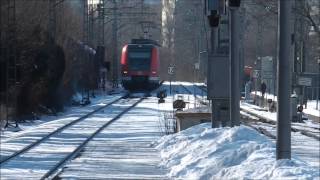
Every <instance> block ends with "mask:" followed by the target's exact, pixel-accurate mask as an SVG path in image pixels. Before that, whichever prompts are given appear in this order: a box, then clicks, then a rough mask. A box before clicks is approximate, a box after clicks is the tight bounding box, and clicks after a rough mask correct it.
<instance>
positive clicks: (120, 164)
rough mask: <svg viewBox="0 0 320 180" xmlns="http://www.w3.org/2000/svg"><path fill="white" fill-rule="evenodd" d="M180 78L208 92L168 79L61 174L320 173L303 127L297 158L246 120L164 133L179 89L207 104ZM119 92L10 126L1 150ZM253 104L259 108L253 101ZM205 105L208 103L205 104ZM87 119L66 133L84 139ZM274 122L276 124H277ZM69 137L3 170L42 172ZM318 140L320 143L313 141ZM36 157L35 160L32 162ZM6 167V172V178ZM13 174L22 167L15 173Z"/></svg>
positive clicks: (105, 116) (99, 118) (106, 115)
mask: <svg viewBox="0 0 320 180" xmlns="http://www.w3.org/2000/svg"><path fill="white" fill-rule="evenodd" d="M180 84H183V85H185V86H186V87H187V88H188V89H189V90H191V91H192V92H194V94H195V95H196V96H197V98H198V99H199V98H203V99H204V100H205V99H206V97H205V95H204V94H202V93H203V92H202V91H199V90H197V89H195V88H194V86H193V84H192V83H187V82H173V83H172V84H171V85H172V94H169V83H168V82H165V83H164V85H163V86H162V87H161V88H160V89H166V90H167V95H168V97H167V98H165V103H163V104H158V103H157V101H158V99H157V98H155V96H156V95H155V93H153V97H150V98H148V99H146V100H144V101H143V102H142V103H141V104H138V106H137V107H135V108H134V109H132V110H130V111H129V113H128V114H126V115H124V116H123V117H121V118H120V119H119V120H117V121H115V123H114V124H112V125H111V126H110V127H108V128H107V129H105V130H104V131H103V132H102V133H101V134H99V135H98V136H97V137H96V138H94V139H93V141H91V142H90V143H89V144H88V145H87V146H86V148H85V149H84V151H83V152H82V153H81V154H80V156H78V157H77V158H76V159H74V160H72V161H71V162H70V163H68V164H67V165H66V168H65V169H64V170H63V172H62V174H60V177H61V178H65V179H82V178H86V179H99V178H100V179H104V178H111V179H112V178H120V179H124V178H133V179H144V178H146V179H167V178H169V179H176V178H178V179H284V178H289V179H320V178H319V171H318V167H320V165H319V164H317V162H319V160H320V156H319V153H318V152H319V146H320V144H319V141H316V140H314V139H313V140H311V139H312V138H309V139H308V138H306V137H305V136H301V134H300V133H296V134H295V133H294V134H293V136H292V137H293V139H295V141H293V144H294V143H296V144H297V146H294V145H293V147H292V151H293V153H292V154H293V155H292V160H282V161H275V145H274V141H273V140H270V139H269V138H267V137H265V136H263V135H261V134H259V133H257V132H256V131H254V130H252V129H251V128H248V127H245V126H241V127H235V128H218V129H211V125H210V124H202V125H198V126H195V127H192V128H190V129H187V130H185V131H182V132H180V133H177V134H174V135H167V136H163V135H164V134H165V133H166V127H164V126H165V124H164V121H165V119H166V118H168V117H169V118H171V115H172V112H173V110H172V102H173V101H174V100H175V99H177V98H178V96H182V98H183V99H184V100H185V101H188V102H189V103H188V104H187V108H186V110H187V109H188V108H194V107H200V106H201V104H200V102H199V101H196V100H195V99H196V98H195V96H194V95H190V94H189V93H188V92H187V91H186V90H185V89H184V88H182V87H181V86H180ZM119 96H120V95H119V94H118V95H111V96H99V97H97V98H96V100H94V101H93V103H92V104H91V105H89V106H86V107H72V108H69V109H68V110H67V111H66V112H64V113H62V114H59V116H57V117H51V119H50V118H48V119H46V118H42V120H41V122H39V123H33V124H30V125H21V128H22V129H23V131H21V132H4V134H3V135H2V137H1V143H2V144H1V155H7V154H10V153H12V152H14V151H16V150H18V149H21V148H22V147H23V146H25V145H26V144H28V143H30V142H31V141H34V140H36V139H37V138H40V137H41V136H43V135H45V134H47V133H49V132H51V131H52V130H54V129H56V128H58V127H60V126H62V125H63V124H65V123H67V122H70V121H72V120H74V119H76V118H78V117H80V116H82V115H84V114H85V113H87V112H89V111H92V110H94V109H96V108H98V107H101V105H103V104H106V103H107V102H111V101H112V100H114V99H116V98H118V97H119ZM121 107H125V105H121ZM248 108H251V109H254V108H253V107H251V106H249V105H248ZM200 109H201V111H206V110H207V109H206V107H201V108H200ZM117 111H119V110H117V109H114V110H112V109H111V110H110V109H109V110H105V111H102V112H100V113H99V114H96V115H95V116H93V117H91V118H90V119H89V120H90V121H92V122H95V124H96V123H97V122H103V121H108V120H109V119H110V118H111V116H114V115H115V113H116V112H117ZM190 111H193V110H190ZM257 111H258V110H257ZM166 114H169V115H168V116H166ZM268 115H270V114H268ZM270 117H271V115H270ZM271 118H272V117H271ZM48 121H49V122H48ZM86 127H88V125H87V124H85V127H83V131H84V132H82V131H78V130H77V131H76V129H73V130H68V132H66V133H64V135H66V134H68V133H71V134H73V135H74V137H70V138H67V139H68V141H69V142H70V143H71V144H73V142H75V143H79V142H78V141H77V142H76V141H75V140H79V139H81V138H83V137H84V136H86V134H87V133H85V130H86V129H87V128H86ZM270 129H271V131H272V132H273V133H274V132H275V130H274V129H272V127H270ZM162 136H163V137H162ZM63 137H64V136H61V137H58V138H55V139H54V141H52V144H50V143H49V144H46V145H45V146H44V147H43V148H42V150H41V148H38V149H36V151H33V152H29V155H30V157H31V156H34V157H37V158H33V159H32V158H31V159H30V158H26V159H25V160H27V162H24V161H19V163H13V164H12V163H11V164H10V166H6V168H5V169H4V166H2V165H1V169H0V171H1V172H4V171H3V170H5V171H6V173H9V174H11V175H13V176H11V175H10V176H7V177H8V178H9V179H10V178H11V179H24V177H26V176H25V175H26V174H35V175H37V173H43V172H42V171H43V170H45V168H47V167H48V165H47V164H45V162H48V163H49V162H50V163H52V162H53V160H54V159H55V158H57V157H60V156H62V153H66V152H68V151H70V150H72V149H73V148H74V147H71V146H69V145H68V146H66V147H67V148H66V149H61V148H62V147H63V145H65V143H64V141H63V140H64V138H63ZM311 145H312V146H311ZM317 145H319V146H318V149H317V148H315V147H316V146H317ZM72 146H73V145H72ZM46 148H47V149H46ZM3 150H5V151H3ZM57 151H59V152H57ZM41 152H45V153H57V154H58V156H57V157H54V156H51V155H50V157H49V156H48V158H47V161H46V160H45V159H44V161H42V162H41V163H42V164H40V165H39V164H38V163H37V161H39V159H41V158H44V157H45V156H44V155H46V154H41ZM37 153H38V154H37ZM31 161H32V162H31ZM32 163H34V166H31V165H30V164H32ZM1 174H2V173H1ZM1 174H0V176H1V179H5V178H4V176H3V175H1ZM14 175H17V176H16V178H14V177H15V176H14ZM30 177H31V176H30Z"/></svg>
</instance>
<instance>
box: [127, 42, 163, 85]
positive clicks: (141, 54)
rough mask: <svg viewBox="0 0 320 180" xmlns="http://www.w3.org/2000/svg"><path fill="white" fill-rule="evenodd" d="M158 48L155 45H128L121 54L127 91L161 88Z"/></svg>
mask: <svg viewBox="0 0 320 180" xmlns="http://www.w3.org/2000/svg"><path fill="white" fill-rule="evenodd" d="M158 70H159V55H158V48H157V47H156V46H155V45H153V44H128V45H126V46H124V47H123V49H122V54H121V73H122V85H123V87H124V88H125V89H129V90H134V89H154V88H157V87H158V86H159V74H158Z"/></svg>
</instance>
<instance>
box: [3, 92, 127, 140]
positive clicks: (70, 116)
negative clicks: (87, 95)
mask: <svg viewBox="0 0 320 180" xmlns="http://www.w3.org/2000/svg"><path fill="white" fill-rule="evenodd" d="M122 95H123V93H118V94H113V95H107V94H100V95H97V96H96V97H95V98H91V99H90V100H91V104H89V105H87V106H84V107H82V106H70V107H65V110H64V112H59V113H58V114H57V116H48V115H43V116H40V117H39V118H40V119H38V120H25V122H23V123H19V127H18V128H12V127H9V128H8V129H1V131H0V137H1V142H4V141H6V140H8V139H10V138H14V137H18V136H21V135H23V134H24V133H26V132H30V131H32V129H33V128H35V127H38V126H43V127H44V128H46V127H47V126H46V125H47V124H48V123H49V126H51V125H50V122H52V121H53V122H52V123H57V122H59V121H61V123H67V122H70V121H72V120H75V119H77V118H79V117H81V116H83V115H85V114H86V113H88V112H90V111H93V110H95V109H97V108H99V107H101V106H102V105H104V104H107V103H109V102H112V101H113V100H115V99H117V98H119V97H121V96H122ZM77 98H79V97H78V96H75V99H77ZM64 121H65V122H64Z"/></svg>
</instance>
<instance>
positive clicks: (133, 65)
mask: <svg viewBox="0 0 320 180" xmlns="http://www.w3.org/2000/svg"><path fill="white" fill-rule="evenodd" d="M150 64H151V51H150V50H149V51H131V52H130V51H129V69H130V70H131V71H147V70H149V69H150Z"/></svg>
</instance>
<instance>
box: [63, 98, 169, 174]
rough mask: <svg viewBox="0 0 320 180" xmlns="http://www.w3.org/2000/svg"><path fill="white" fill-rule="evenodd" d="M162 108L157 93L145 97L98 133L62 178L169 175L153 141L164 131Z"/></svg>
mask: <svg viewBox="0 0 320 180" xmlns="http://www.w3.org/2000/svg"><path fill="white" fill-rule="evenodd" d="M161 105H162V104H161ZM161 105H160V106H161ZM158 108H159V105H158V103H157V98H155V97H151V98H148V99H146V100H144V101H142V102H141V103H140V104H138V105H137V106H136V107H135V108H133V109H132V110H130V111H129V112H128V113H127V114H125V115H124V116H122V117H121V118H120V119H119V120H117V121H115V122H114V123H113V124H111V125H110V126H109V127H107V128H106V129H105V130H104V131H103V132H102V133H100V134H99V135H98V136H96V137H95V138H94V139H93V140H92V141H91V142H90V143H89V144H88V146H87V147H86V148H85V151H84V152H83V153H82V154H81V156H80V157H79V158H76V159H75V160H73V161H72V162H71V163H69V164H67V166H66V168H65V169H64V171H63V172H62V174H61V175H60V178H62V179H167V170H166V168H162V167H160V161H161V158H160V153H159V151H158V150H157V149H156V148H155V147H154V146H153V145H152V143H153V142H154V141H156V140H158V139H159V138H160V137H161V135H162V133H161V128H160V127H159V123H158V121H159V118H160V117H159V109H158Z"/></svg>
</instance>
